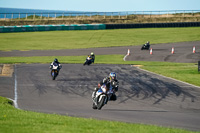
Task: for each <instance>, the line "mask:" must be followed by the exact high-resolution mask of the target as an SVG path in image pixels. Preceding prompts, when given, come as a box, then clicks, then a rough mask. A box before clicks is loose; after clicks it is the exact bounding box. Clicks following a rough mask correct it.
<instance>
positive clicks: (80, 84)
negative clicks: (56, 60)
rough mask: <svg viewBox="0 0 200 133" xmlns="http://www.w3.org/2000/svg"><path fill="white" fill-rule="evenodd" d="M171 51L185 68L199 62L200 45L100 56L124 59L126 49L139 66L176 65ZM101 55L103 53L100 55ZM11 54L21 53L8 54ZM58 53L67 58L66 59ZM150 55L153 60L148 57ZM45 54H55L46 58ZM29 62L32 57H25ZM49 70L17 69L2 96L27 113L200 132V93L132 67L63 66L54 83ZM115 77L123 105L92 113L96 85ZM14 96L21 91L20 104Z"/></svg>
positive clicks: (0, 79)
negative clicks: (143, 62)
mask: <svg viewBox="0 0 200 133" xmlns="http://www.w3.org/2000/svg"><path fill="white" fill-rule="evenodd" d="M186 44H188V45H190V47H188V45H186ZM194 44H196V53H195V54H191V53H192V48H191V47H193V45H194ZM172 45H173V46H175V54H173V56H177V57H179V58H180V59H181V61H180V62H184V58H185V62H197V60H198V59H200V58H199V52H200V43H199V42H187V43H176V44H171V45H170V46H169V45H164V44H160V45H152V48H153V49H154V51H155V52H153V55H149V51H141V50H139V48H140V47H120V48H108V49H109V50H108V49H107V48H99V49H98V50H97V51H98V52H99V53H102V54H103V53H104V52H105V53H108V54H123V53H126V52H124V51H127V48H130V50H131V55H130V56H128V57H127V60H137V59H138V58H137V59H135V58H136V57H135V56H140V57H143V60H153V61H154V60H157V58H158V57H157V56H160V57H159V58H158V59H159V60H158V61H160V60H161V61H173V62H176V61H177V60H176V58H177V57H173V56H172V54H171V53H170V49H171V46H172ZM185 45H186V46H185ZM178 46H180V48H178ZM184 47H185V48H184ZM100 49H104V50H102V51H100ZM115 49H116V50H115ZM156 49H157V50H156ZM159 49H160V50H159ZM181 49H182V50H181ZM72 51H73V52H72V53H73V54H76V53H74V52H75V51H78V53H79V54H82V55H84V54H86V55H87V54H88V53H90V51H93V52H95V53H96V54H98V52H97V51H96V49H85V50H84V49H82V50H72ZM81 51H82V53H81ZM133 51H135V52H134V53H133ZM159 51H162V52H159ZM12 52H16V51H11V52H8V53H9V54H10V53H12ZM29 52H30V53H31V52H33V51H29ZM64 52H66V51H65V50H64ZM86 52H87V53H86ZM137 52H138V53H140V52H142V54H136V53H137ZM5 53H6V52H2V51H1V52H0V55H1V56H2V55H4V56H5V57H6V55H5ZM22 53H23V52H21V54H22ZM27 53H28V52H27ZM30 53H29V54H30ZM33 53H34V52H33ZM40 53H43V54H44V53H45V52H38V54H37V55H38V56H39V55H40ZM56 53H58V52H56ZM59 53H60V55H62V54H63V55H66V53H62V52H59ZM69 53H70V52H69ZM147 53H148V57H145V56H146V55H147ZM159 53H160V55H159ZM181 53H184V54H181ZM23 54H24V53H23ZM46 54H50V53H49V52H46ZM73 54H72V55H73ZM163 54H166V56H164V55H163ZM33 55H34V54H33ZM33 55H30V56H33ZM7 56H11V55H7ZM13 56H14V53H13ZM15 56H17V55H15ZM24 56H27V55H25V54H24ZM52 56H56V55H52ZM167 56H168V57H167ZM181 56H182V58H181ZM161 57H162V59H161ZM146 58H147V59H146ZM138 60H139V59H138ZM140 60H142V59H141V58H140ZM177 62H178V61H177ZM48 68H49V64H17V65H16V66H15V72H14V74H13V76H12V77H0V84H1V86H0V95H1V96H4V97H8V98H11V99H14V100H16V101H17V105H18V107H19V108H20V109H23V110H31V111H37V112H45V113H58V114H62V115H69V116H77V117H86V118H97V119H105V120H115V121H123V122H130V123H144V124H153V125H161V126H167V127H175V128H183V129H188V130H193V131H200V126H199V123H200V88H199V87H195V86H192V85H189V84H186V83H182V82H179V81H176V80H173V79H169V78H166V77H163V76H159V75H156V74H152V73H149V72H146V71H143V70H140V69H139V68H137V67H132V66H130V65H103V64H93V65H91V66H83V65H82V64H63V68H62V70H61V72H60V75H59V76H58V77H57V79H56V80H55V81H52V79H51V77H50V70H49V69H48ZM112 71H114V72H116V73H117V74H118V75H117V76H118V80H119V83H120V88H119V91H118V93H117V96H118V99H117V101H115V102H113V101H112V102H111V101H110V102H108V104H107V105H105V106H104V107H103V108H102V110H100V111H99V110H93V109H92V100H91V94H92V91H93V89H94V87H96V85H97V83H98V82H99V81H100V80H102V79H103V78H104V77H105V76H107V75H108V74H109V73H110V72H112ZM14 90H17V91H16V92H17V98H16V95H15V94H16V92H15V91H14Z"/></svg>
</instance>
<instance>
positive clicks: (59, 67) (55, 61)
mask: <svg viewBox="0 0 200 133" xmlns="http://www.w3.org/2000/svg"><path fill="white" fill-rule="evenodd" d="M56 64H57V65H58V74H59V71H60V69H61V68H62V65H61V64H60V62H59V61H58V59H57V58H55V59H54V61H53V62H52V63H51V65H50V67H49V68H50V69H52V68H53V65H54V66H55V65H56Z"/></svg>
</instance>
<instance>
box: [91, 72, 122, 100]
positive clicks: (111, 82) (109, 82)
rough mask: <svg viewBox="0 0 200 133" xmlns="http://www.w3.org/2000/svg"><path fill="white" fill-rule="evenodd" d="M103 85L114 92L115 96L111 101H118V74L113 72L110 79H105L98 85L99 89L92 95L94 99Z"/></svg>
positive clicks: (113, 95)
mask: <svg viewBox="0 0 200 133" xmlns="http://www.w3.org/2000/svg"><path fill="white" fill-rule="evenodd" d="M103 84H106V88H108V89H112V90H113V92H114V93H113V94H112V96H111V98H110V100H116V99H117V97H116V95H115V92H117V91H118V86H119V82H118V80H117V76H116V73H114V72H111V73H110V74H109V76H108V77H106V78H104V79H103V80H102V81H101V82H100V83H99V84H98V88H95V91H94V92H93V94H92V97H93V98H94V97H95V95H96V92H97V91H98V90H99V88H100V87H101V86H102V85H103Z"/></svg>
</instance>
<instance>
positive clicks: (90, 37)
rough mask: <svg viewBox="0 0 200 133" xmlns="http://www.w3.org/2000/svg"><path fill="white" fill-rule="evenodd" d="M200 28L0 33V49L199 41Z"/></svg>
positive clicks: (45, 48) (94, 46) (76, 47)
mask: <svg viewBox="0 0 200 133" xmlns="http://www.w3.org/2000/svg"><path fill="white" fill-rule="evenodd" d="M199 36H200V27H187V28H140V29H116V30H83V31H49V32H20V33H2V34H0V40H1V41H0V50H4V51H9V50H51V49H80V48H96V47H113V46H133V45H142V44H144V43H145V42H146V41H150V42H151V44H160V43H172V42H186V41H199V40H200V39H199Z"/></svg>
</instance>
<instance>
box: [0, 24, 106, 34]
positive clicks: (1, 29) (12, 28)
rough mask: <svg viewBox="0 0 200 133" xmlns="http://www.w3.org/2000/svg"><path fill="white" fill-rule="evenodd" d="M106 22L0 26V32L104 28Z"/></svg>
mask: <svg viewBox="0 0 200 133" xmlns="http://www.w3.org/2000/svg"><path fill="white" fill-rule="evenodd" d="M105 28H106V25H105V24H77V25H75V24H74V25H22V26H0V33H7V32H33V31H56V30H104V29H105Z"/></svg>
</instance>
